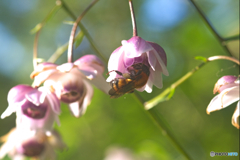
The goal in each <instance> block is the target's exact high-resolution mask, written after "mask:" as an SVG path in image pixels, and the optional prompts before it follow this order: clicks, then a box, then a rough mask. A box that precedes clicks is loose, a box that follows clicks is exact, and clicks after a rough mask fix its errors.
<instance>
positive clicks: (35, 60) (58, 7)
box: [31, 1, 61, 69]
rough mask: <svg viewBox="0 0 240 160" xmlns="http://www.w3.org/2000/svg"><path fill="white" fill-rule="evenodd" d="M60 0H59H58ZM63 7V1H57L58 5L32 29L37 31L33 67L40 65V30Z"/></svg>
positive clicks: (32, 31) (34, 31) (33, 31)
mask: <svg viewBox="0 0 240 160" xmlns="http://www.w3.org/2000/svg"><path fill="white" fill-rule="evenodd" d="M57 2H58V1H57ZM60 8H61V3H56V6H54V7H53V9H52V10H51V11H50V13H48V15H47V16H46V17H45V18H44V20H43V21H42V22H41V23H39V24H37V25H36V26H35V27H34V28H33V29H32V30H31V33H36V34H35V38H34V43H33V68H34V69H35V68H36V67H37V65H38V58H37V57H38V52H37V48H38V39H39V35H40V32H41V30H42V28H43V26H44V25H45V24H46V23H47V22H48V21H49V20H50V19H51V18H52V16H53V15H54V14H55V13H57V11H58V10H59V9H60Z"/></svg>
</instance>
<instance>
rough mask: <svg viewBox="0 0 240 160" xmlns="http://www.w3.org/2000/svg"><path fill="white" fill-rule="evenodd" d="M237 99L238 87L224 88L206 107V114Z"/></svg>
mask: <svg viewBox="0 0 240 160" xmlns="http://www.w3.org/2000/svg"><path fill="white" fill-rule="evenodd" d="M238 100H239V87H232V88H228V89H225V90H224V91H222V92H221V93H220V94H218V95H217V96H215V97H214V98H213V99H212V100H211V102H210V104H209V105H208V107H207V114H210V112H213V111H216V110H220V109H222V108H225V107H227V106H229V105H230V104H232V103H234V102H236V101H238Z"/></svg>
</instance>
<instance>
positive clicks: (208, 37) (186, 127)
mask: <svg viewBox="0 0 240 160" xmlns="http://www.w3.org/2000/svg"><path fill="white" fill-rule="evenodd" d="M66 3H67V4H68V6H69V8H70V9H71V10H72V11H73V12H74V13H75V15H77V16H78V15H80V14H81V13H82V11H83V10H84V9H85V8H86V7H87V6H88V4H89V3H90V0H81V1H80V0H79V1H76V0H68V1H66ZM197 4H198V5H199V7H200V8H201V9H202V10H203V11H204V12H205V14H206V15H207V17H208V18H209V19H210V21H211V22H212V24H213V26H214V27H215V28H216V30H217V31H218V32H219V34H220V35H221V36H223V37H229V36H234V35H237V34H239V1H238V0H227V1H226V0H218V1H216V0H198V1H197ZM54 6H55V1H53V0H51V1H49V0H41V1H40V0H36V1H33V0H21V1H16V0H1V1H0V44H1V47H0V85H1V89H0V98H1V100H0V105H1V107H0V113H2V112H3V111H4V110H5V109H6V107H7V106H8V104H7V94H8V91H9V90H10V89H11V88H12V87H13V86H15V85H18V84H31V83H32V80H31V79H30V78H29V75H30V73H31V72H32V70H33V67H32V50H33V40H34V35H31V34H30V30H31V29H32V28H34V27H35V25H36V24H38V23H40V22H41V21H42V20H43V19H44V18H45V17H46V15H47V14H48V13H49V12H50V10H51V9H52V8H53V7H54ZM134 9H135V13H136V20H137V26H138V34H139V36H141V37H142V38H144V39H145V40H148V41H153V42H156V43H158V44H159V45H161V46H162V47H163V48H164V49H165V51H166V54H167V58H168V59H167V61H168V67H167V68H168V70H169V74H170V76H168V77H166V76H163V79H164V81H163V86H164V87H163V89H158V88H156V87H154V88H153V92H152V93H151V94H148V93H146V92H142V93H140V95H141V96H142V97H143V98H144V100H146V101H147V100H150V99H151V98H153V97H154V96H156V95H158V94H160V93H161V92H162V91H163V90H164V89H165V88H167V87H168V86H170V85H171V84H172V83H173V82H175V81H176V80H177V79H179V78H180V77H181V76H183V75H184V74H185V73H187V72H188V71H190V70H191V69H192V68H194V67H195V66H197V65H198V64H200V63H201V62H199V61H197V60H194V57H195V56H204V57H210V56H214V55H228V53H227V52H225V51H224V49H223V48H222V46H221V45H220V44H219V42H218V41H217V39H216V37H214V35H213V34H212V32H211V31H210V30H209V28H208V27H207V26H206V24H205V23H204V22H203V20H202V19H201V17H200V16H199V14H198V13H197V12H196V10H195V8H194V7H193V6H192V5H191V4H190V3H189V1H188V0H171V1H169V0H135V1H134ZM64 21H72V19H71V18H70V17H69V15H68V14H66V12H65V11H64V10H63V9H60V10H59V11H58V12H57V14H56V15H55V16H54V17H53V18H52V19H51V20H50V21H49V22H48V23H47V24H46V26H45V27H44V28H43V30H42V32H41V34H40V39H39V47H38V52H39V57H40V58H43V59H45V60H47V59H48V58H49V57H50V56H51V55H52V54H53V53H54V52H55V50H56V49H57V48H58V47H60V46H61V45H63V44H65V43H66V42H67V41H68V39H69V35H70V32H71V28H72V26H71V25H69V24H66V23H64ZM82 23H83V24H84V26H85V27H86V28H87V29H88V31H89V32H90V34H91V36H92V37H93V39H94V41H95V43H96V44H97V47H98V48H99V50H100V51H101V52H102V53H103V54H104V56H105V57H106V58H109V56H110V54H111V52H112V51H113V50H114V49H116V48H117V47H119V46H120V45H121V40H127V39H130V38H131V36H132V24H131V19H130V12H129V7H128V1H127V0H121V1H120V0H118V1H113V0H100V1H99V2H98V3H97V4H96V5H95V6H94V7H93V8H92V9H91V10H90V11H89V12H88V13H87V14H86V16H85V17H84V18H83V20H82ZM227 45H228V47H229V49H230V51H231V53H232V55H233V56H234V57H236V58H239V40H235V41H231V42H229V43H228V44H227ZM84 54H95V52H94V50H93V49H92V48H91V46H90V44H89V42H88V41H87V39H86V38H84V39H83V42H82V44H81V45H80V46H79V47H78V48H77V49H75V50H74V59H78V58H79V57H81V56H82V55H84ZM228 56H229V55H228ZM66 61H67V55H66V53H65V54H63V55H62V56H61V57H60V58H59V59H58V61H57V62H56V63H57V64H61V63H65V62H66ZM238 74H239V67H238V66H237V65H236V64H234V63H232V62H229V61H224V60H220V61H214V62H211V63H209V64H207V65H206V66H204V67H203V68H202V69H201V70H199V71H198V72H196V73H195V74H194V75H193V76H192V77H191V78H190V79H188V80H187V81H185V82H184V83H183V84H181V85H180V86H179V87H178V88H177V89H176V92H175V94H174V96H173V97H172V99H171V100H169V101H166V102H163V103H160V104H158V105H157V106H156V107H157V110H158V112H159V113H160V114H161V115H162V118H163V119H165V122H166V124H167V125H168V126H169V127H170V128H171V130H172V132H173V134H174V135H175V137H176V139H177V140H178V142H179V143H180V144H181V145H182V146H183V147H184V149H185V150H186V151H187V153H188V154H189V155H190V156H191V157H192V159H205V160H207V159H226V158H229V159H239V156H238V157H213V158H212V157H210V152H211V151H215V152H238V153H239V130H238V129H236V128H235V127H233V126H232V124H231V117H232V115H233V112H234V110H235V108H236V103H234V104H232V105H231V106H229V107H227V108H225V109H223V110H220V111H216V112H213V113H211V115H207V114H206V108H207V105H208V104H209V102H210V100H211V99H212V98H213V97H214V95H213V93H212V90H213V87H214V84H215V83H216V81H217V80H218V79H219V78H220V77H222V76H224V75H238ZM94 91H95V92H94V96H93V99H92V102H91V105H90V106H89V107H88V109H87V112H86V114H85V115H84V116H83V117H81V118H79V119H76V118H74V117H72V116H71V114H70V112H69V111H68V108H67V106H66V105H64V104H62V107H61V109H62V113H61V115H60V121H61V126H60V127H59V126H55V128H56V129H57V130H58V131H59V132H60V133H61V135H62V138H63V139H64V141H65V143H66V144H67V146H68V148H67V149H66V150H64V151H63V152H58V153H57V154H58V157H57V159H59V160H66V159H73V160H75V159H77V160H78V159H81V160H102V159H104V157H105V156H106V155H107V153H109V149H111V148H113V147H118V148H128V149H129V151H130V152H131V153H132V154H133V155H134V156H136V157H138V158H139V157H140V159H144V158H145V159H147V160H158V159H166V160H168V159H169V160H172V159H177V160H182V159H185V158H184V156H183V155H182V154H181V153H180V152H179V151H178V150H177V148H176V147H175V146H174V144H173V143H172V142H171V141H170V140H169V139H168V138H167V137H166V136H164V133H163V132H162V131H161V129H159V128H158V126H157V125H156V124H155V123H154V122H153V121H152V119H151V118H150V117H149V115H148V114H147V113H146V111H144V109H143V106H141V105H140V103H139V102H138V101H137V100H136V99H135V97H134V96H133V95H131V94H129V95H124V96H122V97H120V98H118V99H109V96H108V95H106V94H104V93H103V92H101V91H99V90H97V89H96V88H94ZM14 126H15V114H14V115H11V116H10V117H7V118H5V119H3V120H0V128H1V129H0V136H2V135H4V134H6V133H7V132H8V131H9V130H10V129H11V128H13V127H14ZM6 159H8V158H6Z"/></svg>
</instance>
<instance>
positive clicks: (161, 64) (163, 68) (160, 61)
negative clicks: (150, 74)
mask: <svg viewBox="0 0 240 160" xmlns="http://www.w3.org/2000/svg"><path fill="white" fill-rule="evenodd" d="M147 55H148V58H149V57H150V56H155V58H156V59H157V61H158V63H159V64H160V66H161V68H162V71H163V74H164V75H166V76H168V75H169V73H168V70H167V67H166V65H165V64H164V62H163V60H162V59H161V57H160V55H159V54H158V53H157V51H156V50H151V51H149V52H147Z"/></svg>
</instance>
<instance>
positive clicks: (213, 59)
mask: <svg viewBox="0 0 240 160" xmlns="http://www.w3.org/2000/svg"><path fill="white" fill-rule="evenodd" d="M220 59H225V60H229V61H232V62H234V63H237V64H238V65H240V62H239V60H237V59H235V58H233V57H228V56H212V57H209V58H208V59H207V60H208V61H215V60H220Z"/></svg>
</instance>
